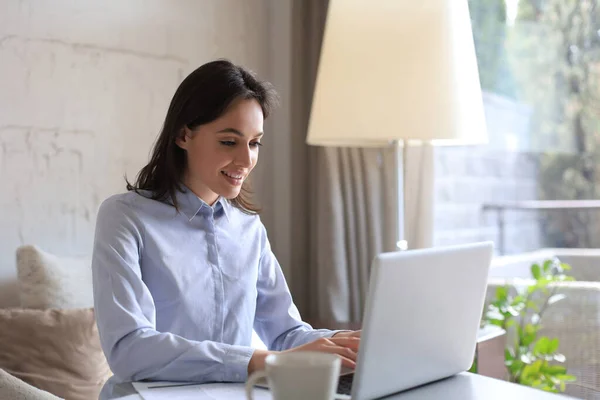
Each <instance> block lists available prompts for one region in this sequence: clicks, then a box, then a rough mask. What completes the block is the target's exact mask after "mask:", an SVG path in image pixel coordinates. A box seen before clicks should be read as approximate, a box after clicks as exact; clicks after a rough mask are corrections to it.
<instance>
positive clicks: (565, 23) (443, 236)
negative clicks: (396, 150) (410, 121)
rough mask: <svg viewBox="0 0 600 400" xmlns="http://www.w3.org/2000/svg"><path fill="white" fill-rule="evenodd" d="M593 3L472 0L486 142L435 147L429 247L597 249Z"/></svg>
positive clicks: (597, 11)
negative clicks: (481, 243) (483, 244)
mask: <svg viewBox="0 0 600 400" xmlns="http://www.w3.org/2000/svg"><path fill="white" fill-rule="evenodd" d="M598 3H600V0H598V1H596V0H469V9H470V13H471V21H472V28H473V36H474V40H475V48H476V52H477V60H478V66H479V74H480V82H481V87H482V90H483V99H484V105H485V112H486V121H487V128H488V134H489V138H490V141H489V144H488V145H486V146H482V147H477V148H468V147H455V148H452V147H446V148H437V149H436V184H435V185H436V204H435V207H436V216H435V232H434V242H435V244H436V245H443V244H451V243H461V242H468V241H476V240H488V239H491V240H494V241H496V243H497V244H499V246H497V247H501V248H497V250H498V252H499V253H504V254H510V253H518V252H523V251H531V250H535V249H538V248H541V247H600V207H599V208H598V209H595V208H588V209H585V210H581V209H579V210H578V209H566V208H567V207H572V206H576V207H577V206H578V205H579V206H582V205H583V204H584V203H581V202H572V201H580V200H590V199H592V200H593V199H599V198H600V193H599V192H600V187H599V186H598V184H599V183H600V8H599V7H600V4H598ZM546 200H560V201H562V202H561V203H560V204H558V205H557V204H554V205H557V206H558V207H559V208H560V209H557V210H552V211H548V210H540V209H539V207H540V206H543V205H545V206H548V205H549V203H544V202H543V201H546ZM523 201H542V202H541V203H539V202H538V203H529V206H531V208H530V209H518V208H519V206H523V203H522V202H523ZM565 201H566V202H565ZM502 204H504V205H508V206H510V208H509V209H507V210H505V211H498V210H491V209H486V207H488V208H489V207H490V206H493V205H502ZM599 204H600V201H599V202H598V203H586V205H587V206H591V207H595V206H597V205H599ZM561 206H564V207H561ZM514 207H516V208H517V209H514ZM500 216H503V219H501V218H499V217H500Z"/></svg>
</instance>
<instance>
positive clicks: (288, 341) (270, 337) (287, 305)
mask: <svg viewBox="0 0 600 400" xmlns="http://www.w3.org/2000/svg"><path fill="white" fill-rule="evenodd" d="M263 235H264V241H263V242H264V245H263V249H262V255H261V257H260V265H259V270H258V282H257V289H258V290H257V291H258V294H257V302H256V316H255V319H254V330H255V331H256V333H257V334H258V336H259V337H260V338H261V339H262V340H263V342H265V344H266V346H267V347H268V348H269V350H275V351H281V350H287V349H290V348H292V347H297V346H300V345H303V344H306V343H309V342H312V341H314V340H317V339H319V338H321V337H331V336H333V335H334V334H336V333H337V332H340V331H332V330H328V329H313V328H312V327H311V326H310V325H309V324H307V323H306V322H303V321H302V319H301V317H300V312H299V311H298V308H297V307H296V306H295V304H294V302H293V300H292V296H291V293H290V291H289V288H288V285H287V283H286V280H285V277H284V275H283V271H282V270H281V266H280V265H279V262H278V261H277V259H276V258H275V255H274V254H273V252H272V250H271V246H270V244H269V241H268V239H267V238H266V231H265V230H264V228H263Z"/></svg>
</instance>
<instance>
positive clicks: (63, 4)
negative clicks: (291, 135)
mask: <svg viewBox="0 0 600 400" xmlns="http://www.w3.org/2000/svg"><path fill="white" fill-rule="evenodd" d="M268 3H269V1H268V0H244V1H239V0H238V1H236V0H202V1H198V0H187V1H182V0H179V1H176V2H174V1H167V0H163V1H159V0H154V1H149V0H143V1H142V0H119V1H112V0H111V1H106V0H89V1H80V0H53V1H42V0H39V1H35V0H22V1H18V0H1V1H0V183H1V185H0V210H1V211H0V305H10V304H16V298H15V296H16V292H15V291H14V287H12V286H11V285H12V283H13V282H14V277H15V267H14V257H15V256H14V254H15V253H14V252H15V249H16V247H17V246H19V245H21V244H25V243H32V244H37V245H39V246H41V247H42V248H45V249H46V250H48V251H52V252H55V253H57V254H64V255H77V254H87V253H89V252H90V250H91V245H92V239H93V227H94V223H95V216H96V210H97V208H98V206H99V204H100V202H101V201H102V200H103V199H104V198H106V197H107V196H109V195H111V194H113V193H116V192H120V191H123V190H124V181H123V174H125V173H127V175H128V176H129V177H130V178H133V177H134V175H135V173H137V171H138V170H139V168H140V167H141V166H143V164H144V163H145V162H146V161H147V157H148V152H149V150H150V147H151V144H152V142H153V141H154V139H155V137H156V134H157V133H158V131H159V129H160V126H161V124H162V121H163V119H164V116H165V112H166V109H167V107H168V103H169V101H170V99H171V96H172V95H173V93H174V91H175V89H176V86H177V84H178V83H179V82H180V81H181V79H182V78H183V77H184V76H185V75H187V74H188V73H189V72H191V71H192V70H193V69H194V68H196V67H197V66H199V65H200V64H202V63H204V62H206V61H209V60H212V59H214V58H217V57H227V58H229V59H231V60H233V61H234V62H237V63H241V64H244V65H246V66H248V67H250V68H252V69H254V70H255V71H257V72H258V73H259V74H261V76H263V77H266V78H268V76H265V75H268V70H269V66H268V60H269V58H268V54H267V53H268V50H269V37H268V36H269V32H268V26H269V23H268V18H269V13H268V9H267V7H268ZM257 180H258V181H259V182H257V186H260V185H261V182H260V180H261V179H260V176H259V177H258V179H257Z"/></svg>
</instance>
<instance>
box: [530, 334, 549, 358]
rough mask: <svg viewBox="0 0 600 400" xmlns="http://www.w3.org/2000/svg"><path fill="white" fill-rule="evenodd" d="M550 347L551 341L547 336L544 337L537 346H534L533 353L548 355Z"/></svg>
mask: <svg viewBox="0 0 600 400" xmlns="http://www.w3.org/2000/svg"><path fill="white" fill-rule="evenodd" d="M549 346H550V339H548V338H547V337H546V336H542V337H541V338H540V339H539V340H538V341H537V342H536V343H535V346H533V353H534V354H548V353H549V351H548V349H549Z"/></svg>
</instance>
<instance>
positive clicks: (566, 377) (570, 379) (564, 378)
mask: <svg viewBox="0 0 600 400" xmlns="http://www.w3.org/2000/svg"><path fill="white" fill-rule="evenodd" d="M556 377H557V378H558V379H560V380H561V381H563V382H575V381H577V377H576V376H573V375H568V374H565V375H557V376H556Z"/></svg>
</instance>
